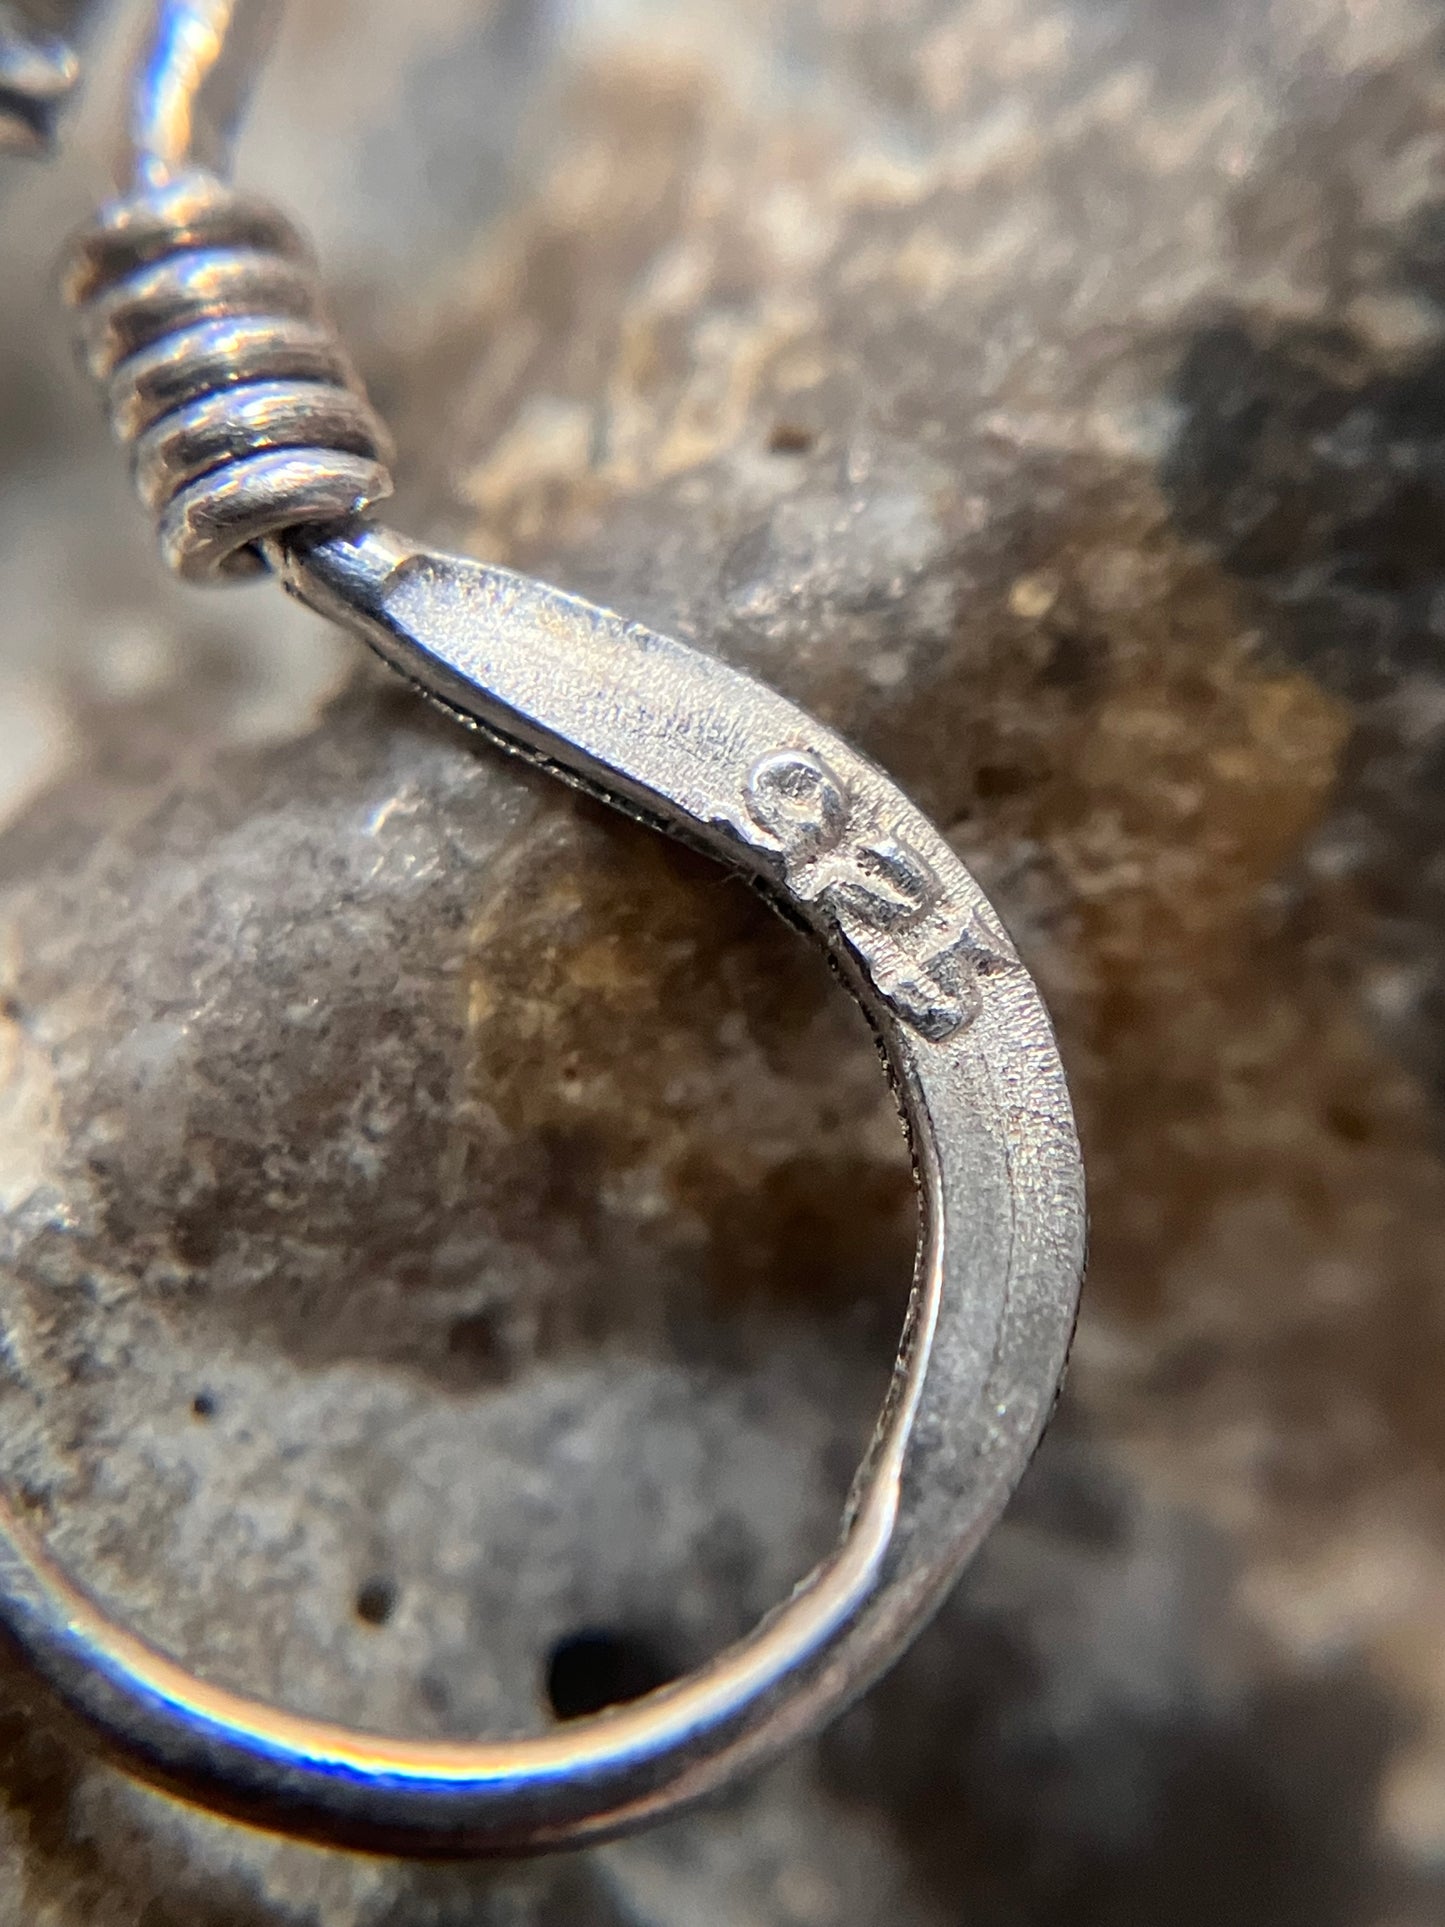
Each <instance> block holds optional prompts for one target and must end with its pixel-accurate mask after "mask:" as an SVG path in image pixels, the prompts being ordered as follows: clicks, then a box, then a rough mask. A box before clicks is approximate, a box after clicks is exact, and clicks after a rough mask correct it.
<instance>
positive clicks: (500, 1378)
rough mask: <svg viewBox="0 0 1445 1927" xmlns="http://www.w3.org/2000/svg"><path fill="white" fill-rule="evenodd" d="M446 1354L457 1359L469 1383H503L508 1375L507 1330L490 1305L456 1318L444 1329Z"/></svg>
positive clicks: (509, 1361) (509, 1360)
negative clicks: (449, 1326)
mask: <svg viewBox="0 0 1445 1927" xmlns="http://www.w3.org/2000/svg"><path fill="white" fill-rule="evenodd" d="M447 1355H448V1357H450V1358H453V1359H455V1360H456V1361H457V1364H458V1366H459V1367H461V1368H462V1369H463V1371H464V1372H465V1375H466V1378H467V1380H468V1382H469V1383H471V1384H478V1385H503V1384H505V1383H506V1381H507V1378H508V1376H509V1375H510V1366H511V1359H510V1356H509V1352H508V1346H507V1340H506V1334H505V1332H504V1331H503V1329H502V1325H501V1321H500V1320H499V1318H498V1316H497V1314H496V1312H495V1311H494V1310H493V1309H491V1308H490V1307H486V1308H484V1309H483V1310H481V1311H474V1312H471V1313H469V1314H468V1315H467V1317H465V1318H459V1319H458V1320H457V1321H456V1323H455V1324H454V1325H453V1326H452V1327H451V1329H450V1331H449V1332H448V1333H447Z"/></svg>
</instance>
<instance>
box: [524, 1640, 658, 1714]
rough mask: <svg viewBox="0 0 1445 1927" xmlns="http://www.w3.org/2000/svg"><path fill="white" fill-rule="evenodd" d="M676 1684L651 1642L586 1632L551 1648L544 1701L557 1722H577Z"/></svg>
mask: <svg viewBox="0 0 1445 1927" xmlns="http://www.w3.org/2000/svg"><path fill="white" fill-rule="evenodd" d="M676 1678H677V1668H676V1667H675V1666H674V1665H672V1664H671V1663H670V1662H669V1660H668V1659H667V1657H666V1656H665V1654H664V1653H663V1652H662V1650H661V1648H660V1647H659V1645H658V1644H657V1642H656V1641H655V1640H654V1639H652V1638H650V1637H648V1636H646V1635H644V1634H641V1633H626V1632H615V1631H608V1630H606V1629H593V1628H588V1629H585V1630H583V1631H582V1632H577V1633H572V1634H570V1635H569V1636H568V1637H567V1638H566V1639H562V1640H559V1641H558V1643H557V1644H556V1645H555V1646H554V1647H553V1648H552V1652H551V1655H550V1657H549V1658H548V1661H547V1699H548V1701H549V1703H550V1704H551V1707H552V1711H553V1712H554V1713H555V1714H556V1715H557V1717H558V1719H559V1720H580V1719H585V1718H586V1717H587V1715H588V1714H589V1713H600V1712H601V1711H602V1709H603V1708H604V1707H607V1706H623V1705H625V1704H626V1703H627V1701H629V1700H637V1699H641V1698H642V1697H643V1695H644V1694H646V1693H655V1692H656V1691H657V1689H658V1688H659V1687H660V1686H666V1685H667V1684H668V1682H669V1681H670V1680H673V1679H676Z"/></svg>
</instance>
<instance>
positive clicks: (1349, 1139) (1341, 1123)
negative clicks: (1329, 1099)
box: [1325, 1103, 1374, 1144]
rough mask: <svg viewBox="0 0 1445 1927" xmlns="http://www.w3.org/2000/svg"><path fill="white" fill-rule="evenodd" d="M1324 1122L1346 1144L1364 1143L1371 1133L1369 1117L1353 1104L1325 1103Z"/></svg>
mask: <svg viewBox="0 0 1445 1927" xmlns="http://www.w3.org/2000/svg"><path fill="white" fill-rule="evenodd" d="M1325 1123H1326V1124H1327V1125H1328V1126H1329V1128H1330V1129H1331V1130H1332V1131H1333V1132H1334V1134H1335V1136H1336V1137H1337V1138H1341V1139H1343V1141H1344V1142H1345V1143H1346V1144H1365V1143H1368V1141H1369V1139H1370V1137H1371V1136H1372V1135H1373V1128H1374V1127H1373V1124H1372V1121H1371V1119H1370V1118H1369V1117H1368V1116H1367V1115H1366V1113H1365V1112H1364V1111H1362V1110H1360V1109H1359V1108H1358V1107H1357V1106H1356V1105H1354V1104H1345V1103H1336V1104H1327V1105H1326V1106H1325Z"/></svg>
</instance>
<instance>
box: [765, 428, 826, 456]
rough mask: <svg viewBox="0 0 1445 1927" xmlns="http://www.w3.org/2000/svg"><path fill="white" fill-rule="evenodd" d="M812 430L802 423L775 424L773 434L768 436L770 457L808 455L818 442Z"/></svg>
mask: <svg viewBox="0 0 1445 1927" xmlns="http://www.w3.org/2000/svg"><path fill="white" fill-rule="evenodd" d="M817 439H818V438H817V436H816V435H815V434H814V433H813V431H812V429H811V428H804V426H803V424H802V423H801V422H775V423H774V424H773V432H772V433H771V434H770V435H769V436H768V453H769V454H770V455H807V454H810V453H811V452H812V450H813V448H814V446H815V444H816V442H817Z"/></svg>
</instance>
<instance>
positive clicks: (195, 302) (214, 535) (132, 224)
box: [64, 171, 391, 580]
mask: <svg viewBox="0 0 1445 1927" xmlns="http://www.w3.org/2000/svg"><path fill="white" fill-rule="evenodd" d="M64 292H65V296H66V299H67V301H68V302H69V303H70V304H71V305H72V306H73V307H74V308H76V309H77V310H78V311H79V314H80V321H81V338H82V347H83V352H84V356H85V360H86V363H87V365H88V366H89V368H90V371H91V373H92V374H93V375H94V376H95V378H96V379H97V380H98V381H100V382H102V383H103V384H104V385H105V387H106V389H107V393H108V398H109V405H110V414H111V421H112V424H113V426H114V428H115V432H116V435H117V436H118V438H119V439H120V441H121V442H123V443H124V444H125V445H126V446H127V447H128V448H129V449H130V451H131V465H132V471H133V473H134V477H135V482H136V487H137V490H138V492H139V494H140V497H141V499H142V501H143V502H144V503H145V504H146V506H147V508H149V509H151V510H152V511H153V512H154V513H155V515H156V517H157V520H158V526H159V534H160V545H161V553H162V555H163V556H164V558H165V560H166V561H167V563H168V564H169V565H170V567H171V568H173V569H174V570H175V571H176V572H177V574H179V575H182V576H185V577H187V578H189V579H191V580H205V579H209V578H213V577H215V576H217V575H224V576H235V575H247V574H251V573H254V572H255V571H256V570H258V569H260V568H261V567H263V566H264V564H263V560H262V555H261V545H262V543H263V542H264V541H265V540H266V539H267V538H268V537H270V536H275V535H279V534H282V533H283V532H284V531H286V530H287V529H290V528H295V527H297V526H298V525H301V524H306V523H317V522H328V521H335V520H337V519H339V518H341V517H344V516H347V515H350V514H352V513H354V512H356V511H358V510H360V509H362V508H365V507H366V506H367V505H368V504H369V503H372V502H375V501H378V500H380V499H381V498H382V497H383V496H386V495H389V494H390V493H391V477H390V474H389V473H388V470H387V466H386V464H387V461H388V459H389V456H390V446H389V442H388V437H387V434H386V431H385V429H384V428H383V427H382V425H381V423H380V422H379V421H378V420H377V418H376V416H375V415H374V414H373V413H372V410H371V407H370V405H369V403H368V402H367V399H366V395H365V392H364V390H363V389H362V386H361V383H360V382H359V380H358V379H357V376H356V374H355V372H354V370H353V369H352V367H351V364H350V362H349V360H348V358H347V356H346V353H345V351H344V350H343V349H342V347H341V346H340V344H339V342H338V341H337V339H336V336H335V334H334V333H333V331H332V329H331V326H330V324H329V322H328V320H327V317H326V313H325V309H324V306H323V303H322V300H321V296H320V291H319V288H318V284H317V277H316V271H315V267H314V264H313V262H312V260H311V256H310V254H309V251H308V250H307V247H306V245H305V243H304V242H303V240H302V239H301V237H300V235H299V234H298V233H297V231H296V229H295V228H293V227H292V225H291V224H290V222H289V221H287V220H286V218H285V217H284V215H282V214H281V213H279V212H278V211H277V210H276V209H275V208H273V207H271V206H270V204H269V203H267V202H265V201H261V200H258V199H256V198H255V197H254V196H252V195H247V194H241V193H238V192H237V191H236V190H235V189H233V188H231V187H228V186H227V185H226V184H225V183H224V182H222V181H220V180H218V179H217V178H216V177H215V176H214V175H211V174H206V173H202V172H199V171H196V172H190V173H186V174H184V175H182V176H180V177H178V178H176V179H173V180H172V181H170V182H169V183H168V184H167V185H166V186H164V187H160V188H149V189H146V190H144V191H142V192H139V193H136V194H133V195H128V196H125V197H123V198H122V199H120V200H117V201H114V202H112V203H111V204H110V206H109V207H107V208H105V209H104V210H103V211H102V213H101V214H100V215H99V217H98V218H97V219H96V221H95V222H94V223H93V224H92V225H91V226H90V227H88V228H87V229H85V230H84V231H83V232H82V233H81V234H80V235H79V236H78V237H77V239H76V241H75V243H74V246H73V251H72V254H71V258H70V263H69V267H68V270H67V273H66V275H65V280H64Z"/></svg>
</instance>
